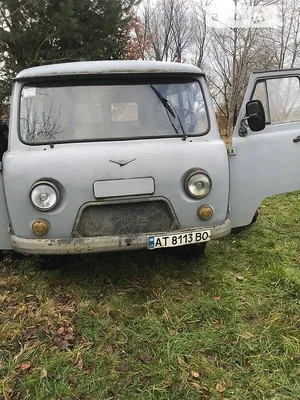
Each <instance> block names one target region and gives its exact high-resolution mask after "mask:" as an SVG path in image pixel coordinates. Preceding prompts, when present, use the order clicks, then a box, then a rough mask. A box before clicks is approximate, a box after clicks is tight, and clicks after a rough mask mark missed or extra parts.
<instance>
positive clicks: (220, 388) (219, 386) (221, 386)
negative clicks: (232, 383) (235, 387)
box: [216, 382, 226, 393]
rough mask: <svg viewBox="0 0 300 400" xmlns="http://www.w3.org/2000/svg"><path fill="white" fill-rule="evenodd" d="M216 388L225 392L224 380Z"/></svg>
mask: <svg viewBox="0 0 300 400" xmlns="http://www.w3.org/2000/svg"><path fill="white" fill-rule="evenodd" d="M216 389H217V391H218V392H219V393H223V392H225V390H226V386H225V383H224V382H219V383H218V384H217V386H216Z"/></svg>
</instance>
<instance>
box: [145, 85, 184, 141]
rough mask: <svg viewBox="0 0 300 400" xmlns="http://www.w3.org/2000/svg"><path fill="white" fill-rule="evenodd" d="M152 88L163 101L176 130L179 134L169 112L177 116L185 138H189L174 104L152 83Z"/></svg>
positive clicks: (174, 116)
mask: <svg viewBox="0 0 300 400" xmlns="http://www.w3.org/2000/svg"><path fill="white" fill-rule="evenodd" d="M150 87H151V89H152V90H153V92H154V93H155V94H156V96H157V97H158V98H159V100H160V101H161V103H162V104H163V106H164V107H165V109H166V111H167V115H168V117H169V120H170V122H171V124H172V126H173V128H174V131H175V132H176V133H177V134H179V132H178V130H177V128H176V126H175V125H174V124H173V121H172V120H171V118H170V115H169V113H170V114H171V115H172V117H173V118H177V121H178V122H179V125H180V128H181V131H182V133H183V140H186V138H187V134H186V133H185V130H184V128H183V126H182V122H181V120H180V118H179V115H178V113H177V111H176V110H175V108H174V107H173V106H172V104H171V103H170V102H169V100H167V99H166V98H165V97H164V96H163V95H162V94H161V93H160V92H159V91H158V90H157V89H156V87H154V86H153V85H150Z"/></svg>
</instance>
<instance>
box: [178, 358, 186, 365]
mask: <svg viewBox="0 0 300 400" xmlns="http://www.w3.org/2000/svg"><path fill="white" fill-rule="evenodd" d="M178 364H179V365H180V366H181V367H183V366H184V365H185V361H184V359H183V358H182V357H178Z"/></svg>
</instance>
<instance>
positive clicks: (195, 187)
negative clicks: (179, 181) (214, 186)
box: [185, 172, 211, 199]
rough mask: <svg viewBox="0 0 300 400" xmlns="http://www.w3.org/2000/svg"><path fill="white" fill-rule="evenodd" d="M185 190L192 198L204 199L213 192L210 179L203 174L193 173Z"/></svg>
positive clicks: (188, 178) (187, 180) (187, 181)
mask: <svg viewBox="0 0 300 400" xmlns="http://www.w3.org/2000/svg"><path fill="white" fill-rule="evenodd" d="M185 188H186V191H187V193H188V194H189V195H190V196H191V197H194V198H196V199H202V198H203V197H205V196H207V195H208V194H209V192H210V190H211V180H210V177H209V176H208V175H206V174H204V173H203V172H193V173H191V174H190V175H189V176H188V177H187V179H186V183H185Z"/></svg>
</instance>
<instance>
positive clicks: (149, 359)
mask: <svg viewBox="0 0 300 400" xmlns="http://www.w3.org/2000/svg"><path fill="white" fill-rule="evenodd" d="M140 360H141V361H142V362H143V363H144V364H150V363H152V361H153V359H152V357H151V356H140Z"/></svg>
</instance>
